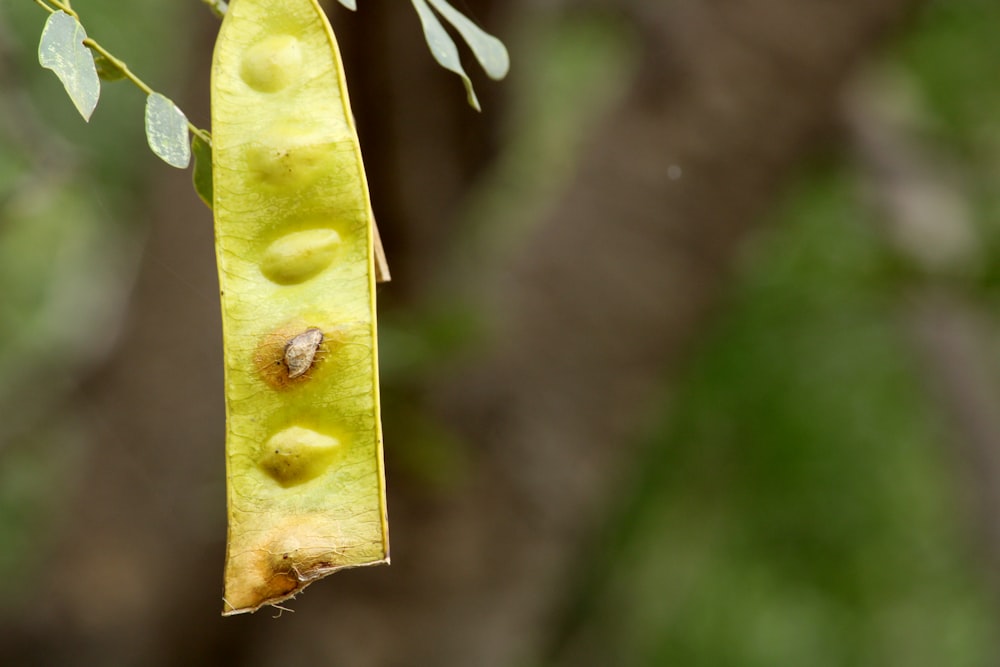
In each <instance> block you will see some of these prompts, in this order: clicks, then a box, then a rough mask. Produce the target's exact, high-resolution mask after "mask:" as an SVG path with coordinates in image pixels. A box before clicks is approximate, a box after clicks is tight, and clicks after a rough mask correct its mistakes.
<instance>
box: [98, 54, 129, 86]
mask: <svg viewBox="0 0 1000 667" xmlns="http://www.w3.org/2000/svg"><path fill="white" fill-rule="evenodd" d="M92 55H93V56H94V65H96V66H97V76H98V77H100V79H101V81H121V80H122V79H124V78H125V70H123V69H122V68H121V67H119V66H118V65H117V64H116V63H115V61H113V60H111V58H108V57H107V56H105V55H104V54H102V53H97V52H96V51H94V52H92Z"/></svg>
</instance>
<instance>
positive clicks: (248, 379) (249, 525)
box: [212, 0, 388, 614]
mask: <svg viewBox="0 0 1000 667" xmlns="http://www.w3.org/2000/svg"><path fill="white" fill-rule="evenodd" d="M212 136H213V142H212V143H213V157H212V173H213V181H214V194H213V199H214V206H213V210H214V214H215V233H216V251H217V257H218V266H219V282H220V287H221V294H222V319H223V331H224V346H225V376H226V378H225V382H226V415H227V434H226V469H227V499H228V514H229V534H228V546H227V554H226V567H225V593H224V609H223V613H224V614H234V613H240V612H245V611H255V610H256V609H258V608H260V607H261V606H262V605H265V604H273V603H276V602H280V601H281V600H284V599H286V598H288V597H291V596H293V595H294V594H296V593H297V592H298V591H300V590H301V589H302V588H303V587H305V586H306V585H308V584H309V583H310V582H312V581H314V580H316V579H318V578H321V577H323V576H325V575H327V574H329V573H331V572H333V571H336V570H338V569H341V568H345V567H353V566H358V565H368V564H374V563H382V562H387V561H388V537H387V525H386V510H385V491H384V481H383V480H384V474H383V466H382V434H381V425H380V421H379V404H378V376H377V342H376V336H375V331H376V318H375V265H374V251H373V248H374V232H373V224H374V223H373V216H372V211H371V206H370V204H369V200H368V188H367V184H366V182H365V174H364V167H363V165H362V161H361V153H360V149H359V145H358V138H357V133H356V131H355V128H354V123H353V116H352V115H351V110H350V105H349V102H348V98H347V89H346V87H345V85H344V73H343V69H342V66H341V63H340V58H339V55H338V52H337V45H336V41H335V39H334V36H333V32H332V30H331V29H330V25H329V23H328V21H327V19H326V16H325V14H324V13H323V11H322V10H321V9H320V7H319V5H318V4H317V2H316V0H232V2H231V3H230V5H229V10H228V12H227V13H226V16H225V19H224V21H223V24H222V28H221V31H220V33H219V37H218V42H217V44H216V48H215V57H214V62H213V65H212Z"/></svg>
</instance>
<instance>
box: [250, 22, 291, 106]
mask: <svg viewBox="0 0 1000 667" xmlns="http://www.w3.org/2000/svg"><path fill="white" fill-rule="evenodd" d="M301 73H302V46H301V44H300V42H299V40H298V39H296V38H295V37H292V36H291V35H269V36H267V37H265V38H264V39H262V40H261V41H259V42H257V43H256V44H254V45H253V46H251V47H250V48H249V49H247V51H246V53H245V54H244V55H243V62H242V63H241V66H240V77H241V78H242V79H243V81H244V82H246V84H247V85H248V86H250V87H251V88H253V89H254V90H259V91H260V92H262V93H274V92H277V91H279V90H281V89H282V88H286V87H288V86H289V85H290V84H291V83H293V82H295V81H298V80H299V79H300V75H301Z"/></svg>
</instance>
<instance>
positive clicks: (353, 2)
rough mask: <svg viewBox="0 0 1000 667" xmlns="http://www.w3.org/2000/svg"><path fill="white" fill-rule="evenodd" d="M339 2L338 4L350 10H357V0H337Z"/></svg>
mask: <svg viewBox="0 0 1000 667" xmlns="http://www.w3.org/2000/svg"><path fill="white" fill-rule="evenodd" d="M339 2H340V4H342V5H344V6H345V7H347V8H348V9H350V10H351V11H352V12H356V11H358V3H357V0H339Z"/></svg>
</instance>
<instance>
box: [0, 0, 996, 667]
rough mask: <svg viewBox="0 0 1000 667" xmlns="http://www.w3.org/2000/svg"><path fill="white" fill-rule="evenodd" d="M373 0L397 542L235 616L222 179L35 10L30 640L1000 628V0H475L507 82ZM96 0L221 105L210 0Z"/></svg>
mask: <svg viewBox="0 0 1000 667" xmlns="http://www.w3.org/2000/svg"><path fill="white" fill-rule="evenodd" d="M358 4H359V5H360V6H359V11H358V12H357V14H351V13H349V12H347V11H346V10H344V9H343V8H342V7H340V6H339V5H337V4H336V3H328V4H327V9H328V10H329V13H330V16H331V19H332V20H333V22H334V26H335V29H336V31H337V34H338V38H339V39H340V41H341V47H342V50H343V52H344V60H345V65H346V69H347V75H348V81H349V87H350V90H351V94H352V101H353V105H354V112H355V115H356V117H357V121H358V126H359V129H360V133H361V140H362V147H363V150H364V152H365V157H366V164H367V168H368V172H369V179H370V184H371V190H372V198H373V205H374V208H375V211H376V215H377V217H378V220H379V226H380V229H381V231H382V236H383V239H384V241H385V245H386V250H387V252H388V256H389V261H390V265H391V268H392V270H393V278H394V279H393V282H392V283H389V284H386V285H383V286H381V288H380V291H379V298H380V317H381V320H382V321H381V347H382V354H383V359H382V364H383V391H384V394H383V405H384V411H385V434H386V435H385V437H386V458H387V465H388V477H389V480H388V481H389V510H390V512H389V513H390V534H391V541H392V556H393V565H392V566H391V567H389V568H372V569H362V570H356V571H349V572H345V573H341V574H338V575H336V576H334V577H331V578H329V579H327V580H325V581H323V582H321V583H317V584H315V585H314V586H312V587H311V588H309V589H308V590H307V591H306V592H305V593H304V594H302V595H301V596H300V597H299V598H298V599H296V600H294V601H292V602H290V603H289V604H288V607H290V608H291V609H292V610H294V613H288V612H284V613H277V612H275V613H272V612H270V611H267V610H265V611H261V612H259V613H257V614H256V615H254V616H245V617H236V618H227V619H222V618H220V617H219V611H220V608H221V601H220V596H221V569H222V559H223V554H224V536H225V506H224V505H225V496H224V484H225V479H224V459H223V439H224V415H223V396H222V365H221V335H220V326H219V324H220V323H219V307H218V304H217V300H216V294H217V284H216V276H215V267H214V250H213V246H212V235H211V216H210V213H209V211H208V210H207V209H206V208H205V207H204V206H203V205H202V204H201V202H200V201H199V200H198V198H197V197H196V196H195V194H194V192H193V190H192V189H191V187H190V174H189V173H186V172H179V171H175V170H171V169H169V168H168V167H166V166H164V165H162V164H161V163H159V162H158V161H157V160H156V158H155V157H153V156H152V155H151V154H150V153H149V152H148V151H147V150H146V148H145V146H144V144H145V140H144V137H143V134H142V120H141V119H142V103H143V100H142V96H141V95H140V94H139V93H138V92H137V91H136V90H134V89H132V88H129V87H127V86H126V85H125V84H106V85H105V88H104V92H103V93H102V100H101V103H100V105H99V107H98V110H97V112H96V113H95V115H94V118H93V120H92V121H91V123H90V125H89V126H87V125H84V124H83V123H82V122H81V121H80V119H79V117H78V116H75V111H74V110H73V108H72V106H71V105H70V103H69V102H68V100H66V99H65V96H64V94H63V92H62V91H61V89H60V87H59V84H58V82H57V81H56V79H55V77H53V76H52V75H51V73H49V72H45V71H43V70H41V68H39V66H38V64H37V60H36V56H35V49H36V44H37V40H38V35H39V33H40V31H41V27H42V24H43V23H44V20H45V13H44V12H43V11H41V9H40V8H38V7H37V6H36V5H34V4H33V3H30V2H23V1H18V2H7V3H4V4H3V6H0V86H2V94H0V105H2V109H0V289H2V293H3V298H2V299H0V410H2V412H0V414H2V416H3V420H2V421H0V567H2V570H0V664H3V665H18V666H22V665H45V666H49V665H51V666H56V665H59V666H63V665H80V666H84V667H86V666H90V665H94V666H98V665H99V666H114V665H143V666H159V665H163V666H173V665H248V666H271V665H275V666H277V665H281V666H290V667H295V666H299V665H302V666H305V665H309V666H310V667H316V666H318V665H337V666H340V665H343V666H346V667H369V666H372V667H374V666H386V667H396V666H400V667H404V666H415V667H425V666H433V667H479V666H482V667H493V666H498V667H499V666H506V665H539V666H541V665H546V666H548V665H551V666H554V667H562V666H569V665H573V666H579V665H594V666H605V665H623V666H628V665H636V666H646V665H650V666H658V665H664V666H666V665H670V666H682V667H700V666H703V665H704V666H706V667H708V666H712V667H717V666H733V667H747V666H750V667H756V666H760V667H775V666H784V665H789V666H792V665H795V666H800V665H810V666H814V667H824V666H831V667H832V666H840V665H843V666H845V667H846V666H852V667H856V666H869V665H870V666H872V667H875V666H879V667H883V666H885V665H906V666H907V667H921V666H927V667H941V666H944V665H948V666H949V667H952V666H970V667H971V666H983V667H985V666H989V665H996V664H998V663H1000V650H998V648H1000V647H998V645H997V640H996V637H997V636H998V635H997V628H998V621H1000V615H998V610H997V601H998V593H1000V586H998V581H997V568H998V565H1000V484H998V480H1000V389H998V387H1000V368H998V364H997V352H998V349H1000V337H998V330H997V320H996V317H995V316H994V313H995V312H997V306H998V305H1000V304H998V298H997V297H998V292H997V284H998V283H997V280H996V278H997V277H998V276H1000V271H998V268H1000V253H998V250H1000V246H998V244H997V241H998V240H1000V234H998V233H997V231H998V230H1000V194H998V193H1000V185H998V184H1000V85H998V83H997V82H998V81H1000V78H998V77H1000V40H998V39H997V38H996V33H997V30H998V26H1000V4H998V3H996V2H994V1H992V0H937V1H934V0H925V1H924V2H916V1H915V0H853V1H847V0H841V1H839V2H833V1H829V0H808V1H806V0H753V1H751V0H699V1H695V0H675V1H673V2H664V1H660V0H628V1H627V2H607V1H605V0H589V1H585V0H575V1H574V0H547V1H545V2H534V3H529V2H503V3H502V2H492V1H490V0H465V1H464V2H456V3H455V4H456V6H457V7H458V8H459V9H462V10H463V11H464V12H466V13H467V14H469V15H471V16H472V17H474V18H475V19H476V20H477V22H478V23H480V24H481V25H483V26H484V27H486V28H487V29H488V30H490V31H491V32H493V33H494V34H497V35H499V36H500V37H501V38H502V39H503V40H504V41H505V42H506V44H507V45H508V47H509V49H510V51H511V57H512V72H511V75H510V76H509V77H508V79H507V80H506V81H505V82H503V83H499V84H497V83H493V82H489V81H487V80H486V79H485V77H483V76H480V75H479V74H478V72H477V73H476V74H474V78H475V79H476V82H477V90H478V91H479V93H480V98H481V100H482V102H483V105H484V112H483V113H482V114H477V113H475V112H474V111H472V110H471V109H469V108H468V107H467V106H466V104H465V99H464V94H463V91H462V89H461V85H460V83H459V81H458V80H457V79H456V78H455V77H454V76H452V75H450V74H448V73H447V72H445V71H443V70H442V69H440V68H439V67H437V66H436V65H435V63H434V62H433V60H432V58H431V57H430V55H429V53H428V52H427V48H426V45H425V44H424V43H423V37H422V35H421V32H420V28H419V23H418V21H417V18H416V15H415V13H414V12H413V11H412V9H411V8H410V7H409V5H408V3H403V2H380V1H378V0H360V1H359V3H358ZM74 7H75V8H76V9H77V11H79V12H80V13H81V15H82V17H83V21H84V24H85V25H86V27H87V29H88V31H89V33H90V35H91V36H93V37H95V38H97V39H98V40H99V41H101V43H102V44H104V45H105V46H106V47H108V48H109V49H110V50H111V51H112V52H114V53H115V54H116V55H118V56H120V57H122V58H123V59H124V60H126V61H127V62H128V63H129V64H130V65H131V66H132V67H133V69H134V70H136V71H137V72H139V73H140V74H141V76H143V78H145V79H146V80H147V81H149V82H150V83H151V84H152V85H153V86H154V87H155V88H157V89H158V90H159V91H161V92H163V93H165V94H167V95H169V96H170V97H172V98H173V99H174V100H175V101H177V102H178V104H179V105H180V106H181V108H183V109H184V110H185V111H186V112H187V113H188V114H189V116H190V117H191V118H192V120H194V122H195V123H196V124H198V125H200V126H203V127H204V126H206V125H207V118H208V109H207V91H208V70H209V65H210V61H211V48H212V42H213V39H214V35H215V32H216V30H217V28H218V22H217V20H216V19H215V18H214V17H213V16H212V15H211V14H210V13H209V12H208V11H206V10H205V8H204V6H203V5H202V4H201V3H199V2H195V1H194V0H190V1H188V2H170V3H165V2H154V1H153V0H133V2H129V3H121V2H113V1H111V0H77V2H75V3H74ZM469 69H470V71H473V70H474V65H473V64H470V66H469Z"/></svg>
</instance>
